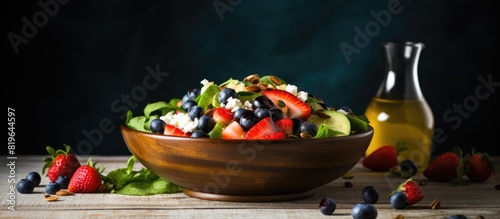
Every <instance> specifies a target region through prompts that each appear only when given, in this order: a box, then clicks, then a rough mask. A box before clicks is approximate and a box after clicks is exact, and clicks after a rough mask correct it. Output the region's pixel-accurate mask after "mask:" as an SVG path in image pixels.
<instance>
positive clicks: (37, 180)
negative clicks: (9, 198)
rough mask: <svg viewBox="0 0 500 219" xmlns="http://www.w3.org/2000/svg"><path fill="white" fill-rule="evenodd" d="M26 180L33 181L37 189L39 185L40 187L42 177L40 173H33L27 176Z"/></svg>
mask: <svg viewBox="0 0 500 219" xmlns="http://www.w3.org/2000/svg"><path fill="white" fill-rule="evenodd" d="M26 179H27V180H29V181H31V182H32V183H33V186H35V187H37V186H38V185H40V181H41V180H42V177H41V176H40V174H39V173H38V172H31V173H28V175H26Z"/></svg>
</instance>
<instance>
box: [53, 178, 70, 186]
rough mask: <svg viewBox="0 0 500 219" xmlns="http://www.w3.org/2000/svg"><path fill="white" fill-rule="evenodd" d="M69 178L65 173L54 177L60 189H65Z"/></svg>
mask: <svg viewBox="0 0 500 219" xmlns="http://www.w3.org/2000/svg"><path fill="white" fill-rule="evenodd" d="M69 180H70V178H69V177H68V176H66V175H60V176H58V177H57V179H56V183H57V184H59V187H60V188H61V189H67V188H68V185H69Z"/></svg>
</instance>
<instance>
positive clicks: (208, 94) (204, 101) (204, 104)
mask: <svg viewBox="0 0 500 219" xmlns="http://www.w3.org/2000/svg"><path fill="white" fill-rule="evenodd" d="M219 91H220V88H219V87H218V86H217V85H210V86H208V87H207V88H206V89H205V91H203V93H202V94H200V96H198V97H196V99H195V101H196V102H197V103H198V106H199V107H201V108H203V110H206V109H207V108H208V106H210V105H211V104H212V101H213V98H214V96H217V94H218V93H219Z"/></svg>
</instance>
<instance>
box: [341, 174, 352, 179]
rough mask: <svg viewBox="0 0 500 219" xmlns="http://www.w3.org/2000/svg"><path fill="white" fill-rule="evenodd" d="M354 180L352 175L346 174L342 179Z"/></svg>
mask: <svg viewBox="0 0 500 219" xmlns="http://www.w3.org/2000/svg"><path fill="white" fill-rule="evenodd" d="M352 178H354V176H353V175H352V174H350V173H346V174H344V175H343V176H342V179H352Z"/></svg>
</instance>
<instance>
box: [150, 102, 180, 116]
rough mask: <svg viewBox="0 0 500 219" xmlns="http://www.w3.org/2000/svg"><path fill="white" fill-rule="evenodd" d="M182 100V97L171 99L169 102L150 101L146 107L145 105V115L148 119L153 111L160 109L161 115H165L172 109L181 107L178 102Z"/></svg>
mask: <svg viewBox="0 0 500 219" xmlns="http://www.w3.org/2000/svg"><path fill="white" fill-rule="evenodd" d="M179 101H181V100H180V99H171V100H170V101H169V102H168V103H167V102H165V101H158V102H154V103H148V104H147V105H146V107H144V116H146V118H147V119H149V117H150V116H151V114H152V113H153V112H156V111H160V112H161V115H165V114H167V113H168V112H170V111H172V110H176V109H179V107H178V106H177V103H178V102H179Z"/></svg>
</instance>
